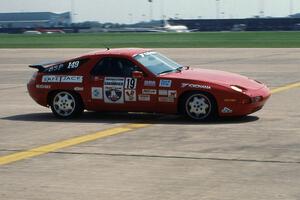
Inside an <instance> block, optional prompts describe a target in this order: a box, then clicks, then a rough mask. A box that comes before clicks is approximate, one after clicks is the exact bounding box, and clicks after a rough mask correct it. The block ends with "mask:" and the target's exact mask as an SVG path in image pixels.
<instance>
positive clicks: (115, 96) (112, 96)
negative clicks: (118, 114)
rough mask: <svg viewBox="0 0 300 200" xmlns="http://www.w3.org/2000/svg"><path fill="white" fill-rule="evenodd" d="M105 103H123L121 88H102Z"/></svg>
mask: <svg viewBox="0 0 300 200" xmlns="http://www.w3.org/2000/svg"><path fill="white" fill-rule="evenodd" d="M104 102H105V103H124V95H123V86H107V85H105V86H104Z"/></svg>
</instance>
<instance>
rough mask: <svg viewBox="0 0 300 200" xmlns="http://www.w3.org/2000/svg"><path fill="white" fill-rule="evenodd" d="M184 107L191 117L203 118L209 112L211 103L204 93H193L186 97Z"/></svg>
mask: <svg viewBox="0 0 300 200" xmlns="http://www.w3.org/2000/svg"><path fill="white" fill-rule="evenodd" d="M185 109H186V111H187V114H188V115H189V116H190V117H191V118H193V119H197V120H199V119H204V118H206V117H207V116H208V115H209V114H210V112H211V103H210V100H209V99H208V98H207V97H206V96H205V95H202V94H195V95H192V96H190V97H189V98H188V99H187V101H186V105H185Z"/></svg>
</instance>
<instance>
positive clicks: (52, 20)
mask: <svg viewBox="0 0 300 200" xmlns="http://www.w3.org/2000/svg"><path fill="white" fill-rule="evenodd" d="M71 24H72V19H71V13H70V12H65V13H61V14H57V13H52V12H27V13H26V12H24V13H0V27H1V28H41V27H43V28H50V27H66V26H70V25H71Z"/></svg>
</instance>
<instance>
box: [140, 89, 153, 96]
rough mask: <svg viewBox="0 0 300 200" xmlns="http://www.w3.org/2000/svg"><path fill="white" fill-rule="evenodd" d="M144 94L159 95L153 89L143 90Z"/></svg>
mask: <svg viewBox="0 0 300 200" xmlns="http://www.w3.org/2000/svg"><path fill="white" fill-rule="evenodd" d="M142 93H143V94H152V95H155V94H157V90H153V89H143V91H142Z"/></svg>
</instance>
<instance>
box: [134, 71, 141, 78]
mask: <svg viewBox="0 0 300 200" xmlns="http://www.w3.org/2000/svg"><path fill="white" fill-rule="evenodd" d="M143 77H144V74H143V72H140V71H133V72H132V78H137V79H139V78H143Z"/></svg>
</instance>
